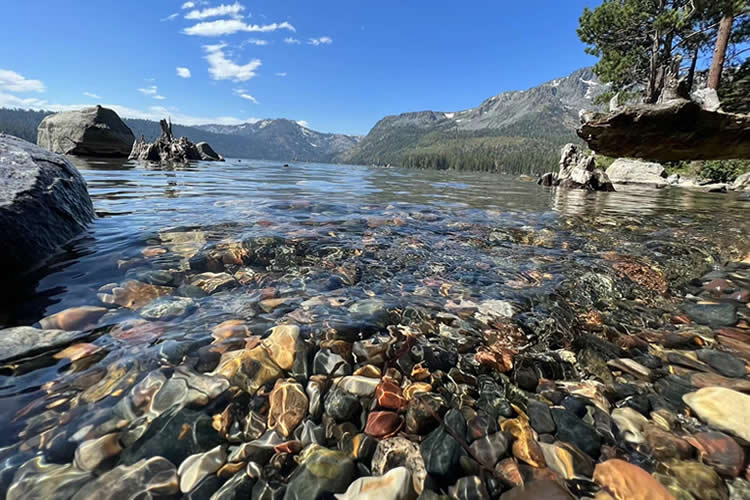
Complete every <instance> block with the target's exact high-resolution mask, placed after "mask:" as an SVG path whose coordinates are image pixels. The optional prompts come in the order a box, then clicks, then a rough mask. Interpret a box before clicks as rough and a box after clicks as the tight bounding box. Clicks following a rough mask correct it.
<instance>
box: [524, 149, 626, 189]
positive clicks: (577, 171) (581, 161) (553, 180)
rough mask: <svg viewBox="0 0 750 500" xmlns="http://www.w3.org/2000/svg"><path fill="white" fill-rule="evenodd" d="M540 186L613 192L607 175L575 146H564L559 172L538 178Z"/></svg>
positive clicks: (591, 156) (589, 156)
mask: <svg viewBox="0 0 750 500" xmlns="http://www.w3.org/2000/svg"><path fill="white" fill-rule="evenodd" d="M537 184H540V185H542V186H560V187H565V188H572V189H586V190H589V191H614V190H615V188H614V186H612V182H611V181H610V180H609V178H608V177H607V174H606V173H604V171H603V170H602V169H600V168H596V160H595V158H594V156H593V155H587V154H585V153H584V152H583V151H581V150H580V148H579V146H577V145H575V144H566V145H565V146H564V147H563V149H562V155H561V158H560V171H559V172H558V173H552V172H550V173H547V174H544V175H543V176H542V177H540V178H539V180H538V181H537Z"/></svg>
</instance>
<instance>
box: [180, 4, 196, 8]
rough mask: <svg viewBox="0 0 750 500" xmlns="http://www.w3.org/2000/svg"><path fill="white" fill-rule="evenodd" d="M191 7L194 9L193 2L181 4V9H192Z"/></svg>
mask: <svg viewBox="0 0 750 500" xmlns="http://www.w3.org/2000/svg"><path fill="white" fill-rule="evenodd" d="M193 7H195V3H193V2H185V3H184V4H182V8H183V9H192V8H193Z"/></svg>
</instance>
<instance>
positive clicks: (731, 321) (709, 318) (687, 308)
mask: <svg viewBox="0 0 750 500" xmlns="http://www.w3.org/2000/svg"><path fill="white" fill-rule="evenodd" d="M682 311H683V312H684V313H685V314H687V315H688V316H690V319H692V320H693V321H695V322H696V323H699V324H701V325H708V326H712V327H719V326H734V325H736V324H737V308H736V307H735V306H734V305H732V304H728V303H724V304H693V303H691V302H685V303H684V304H682Z"/></svg>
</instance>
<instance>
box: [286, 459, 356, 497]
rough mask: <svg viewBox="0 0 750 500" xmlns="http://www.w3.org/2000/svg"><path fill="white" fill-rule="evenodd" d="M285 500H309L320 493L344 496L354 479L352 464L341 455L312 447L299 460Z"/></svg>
mask: <svg viewBox="0 0 750 500" xmlns="http://www.w3.org/2000/svg"><path fill="white" fill-rule="evenodd" d="M300 460H301V463H300V466H299V467H298V468H297V470H295V471H294V473H293V474H292V476H291V478H290V479H289V483H288V485H287V488H286V493H285V495H284V500H310V499H313V498H318V496H319V495H320V494H322V493H344V492H345V491H346V490H347V488H348V487H349V486H350V485H351V483H352V479H353V478H354V471H355V467H354V462H353V461H352V460H351V459H350V458H349V457H348V456H347V455H346V454H344V453H342V452H340V451H334V450H328V449H326V448H322V447H320V446H315V445H313V446H312V447H310V448H309V449H307V450H305V451H304V452H303V453H302V454H301V456H300Z"/></svg>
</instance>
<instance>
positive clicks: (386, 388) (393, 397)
mask: <svg viewBox="0 0 750 500" xmlns="http://www.w3.org/2000/svg"><path fill="white" fill-rule="evenodd" d="M375 399H376V400H377V402H378V405H379V406H380V407H382V408H390V409H391V410H400V409H402V408H404V407H406V405H407V401H406V399H405V398H404V396H403V392H402V391H401V387H399V386H398V385H397V384H395V383H394V382H392V381H391V380H387V379H384V380H383V381H382V382H380V383H379V384H378V385H377V387H376V389H375Z"/></svg>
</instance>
